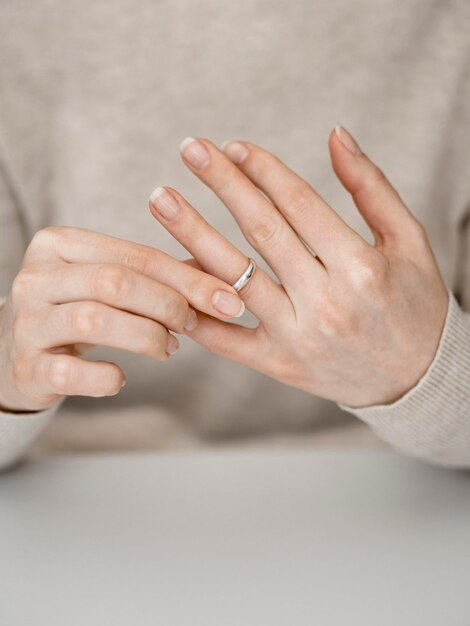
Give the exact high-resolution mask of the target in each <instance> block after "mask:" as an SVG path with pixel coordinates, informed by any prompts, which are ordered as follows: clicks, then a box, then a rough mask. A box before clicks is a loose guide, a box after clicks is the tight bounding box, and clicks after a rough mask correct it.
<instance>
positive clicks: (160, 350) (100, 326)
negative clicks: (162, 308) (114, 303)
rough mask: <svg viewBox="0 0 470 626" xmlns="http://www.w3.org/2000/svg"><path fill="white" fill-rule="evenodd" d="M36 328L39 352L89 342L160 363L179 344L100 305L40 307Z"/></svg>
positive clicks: (149, 323)
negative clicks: (151, 358)
mask: <svg viewBox="0 0 470 626" xmlns="http://www.w3.org/2000/svg"><path fill="white" fill-rule="evenodd" d="M38 326H39V328H40V331H39V332H40V334H39V342H40V347H41V348H43V349H48V348H53V347H55V346H62V345H69V344H75V343H90V344H93V345H97V346H108V347H110V348H118V349H121V350H127V351H128V352H135V353H138V354H145V355H147V356H151V357H153V358H155V359H158V360H160V361H164V360H166V359H167V358H168V357H169V356H171V355H172V354H173V353H174V352H176V350H177V349H178V345H179V344H178V340H177V339H176V337H174V336H173V335H172V334H171V333H168V331H167V329H166V328H165V327H164V326H162V325H161V324H159V323H157V322H154V321H153V320H150V319H147V318H145V317H140V316H138V315H133V314H132V313H126V312H124V311H120V310H119V309H114V308H112V307H109V306H107V305H105V304H101V303H100V302H92V301H84V302H71V303H67V304H59V305H57V306H52V307H45V308H41V309H40V310H39V319H38Z"/></svg>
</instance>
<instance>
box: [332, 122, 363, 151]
mask: <svg viewBox="0 0 470 626" xmlns="http://www.w3.org/2000/svg"><path fill="white" fill-rule="evenodd" d="M335 133H336V136H337V137H338V139H339V140H340V141H341V143H342V144H343V146H344V147H345V148H346V150H349V152H351V153H352V154H355V155H356V156H357V155H359V154H362V150H361V149H360V148H359V146H358V144H357V141H356V140H355V139H354V137H353V136H352V135H351V133H349V132H348V131H347V130H346V129H345V128H343V127H342V126H339V125H336V127H335Z"/></svg>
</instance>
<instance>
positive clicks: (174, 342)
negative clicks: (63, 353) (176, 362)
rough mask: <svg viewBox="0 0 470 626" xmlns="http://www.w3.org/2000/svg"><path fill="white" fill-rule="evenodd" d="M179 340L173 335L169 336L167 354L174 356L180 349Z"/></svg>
mask: <svg viewBox="0 0 470 626" xmlns="http://www.w3.org/2000/svg"><path fill="white" fill-rule="evenodd" d="M179 345H180V344H179V343H178V339H176V337H175V336H174V335H172V334H171V333H170V334H169V335H168V343H167V344H166V352H167V354H169V355H170V356H171V355H172V354H174V353H175V352H176V351H177V350H178V348H179Z"/></svg>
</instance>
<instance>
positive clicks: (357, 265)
mask: <svg viewBox="0 0 470 626" xmlns="http://www.w3.org/2000/svg"><path fill="white" fill-rule="evenodd" d="M349 263H350V271H349V280H350V284H351V286H352V287H353V288H354V290H356V291H370V290H377V289H379V288H380V287H382V286H383V284H384V283H385V281H386V278H387V262H386V260H385V258H384V257H382V256H381V255H380V253H372V254H370V252H368V253H367V254H366V255H359V256H355V257H354V256H352V257H351V258H350V260H349Z"/></svg>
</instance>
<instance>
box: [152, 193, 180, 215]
mask: <svg viewBox="0 0 470 626" xmlns="http://www.w3.org/2000/svg"><path fill="white" fill-rule="evenodd" d="M150 202H151V203H152V206H154V207H155V209H156V210H157V211H158V213H159V214H160V215H161V216H162V217H163V218H164V219H166V220H172V219H174V218H175V217H176V216H177V215H178V213H179V210H180V207H179V204H178V203H177V202H176V200H175V199H174V198H173V196H172V195H171V194H170V193H168V191H167V190H166V189H165V188H164V187H157V188H156V189H155V191H152V193H151V194H150Z"/></svg>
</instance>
